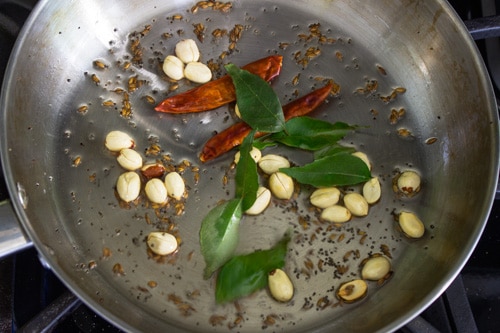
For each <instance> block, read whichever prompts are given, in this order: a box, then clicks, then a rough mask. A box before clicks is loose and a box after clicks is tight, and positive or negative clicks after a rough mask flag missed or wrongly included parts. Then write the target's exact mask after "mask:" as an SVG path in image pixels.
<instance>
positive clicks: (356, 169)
mask: <svg viewBox="0 0 500 333" xmlns="http://www.w3.org/2000/svg"><path fill="white" fill-rule="evenodd" d="M280 171H281V172H283V173H286V174H287V175H289V176H290V177H292V178H295V179H296V180H297V181H298V182H299V183H302V184H309V185H313V186H316V187H321V186H344V185H354V184H359V183H362V182H366V181H368V180H370V178H371V175H370V170H369V169H368V167H367V166H366V164H365V163H364V162H363V161H362V160H361V159H360V158H358V157H356V156H353V155H350V154H337V155H332V156H327V157H323V158H321V159H318V160H315V161H313V162H311V163H309V164H306V165H304V166H301V167H293V168H284V169H280Z"/></svg>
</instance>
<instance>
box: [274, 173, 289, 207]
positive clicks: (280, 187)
mask: <svg viewBox="0 0 500 333" xmlns="http://www.w3.org/2000/svg"><path fill="white" fill-rule="evenodd" d="M293 186H294V185H293V179H292V178H291V177H290V176H288V175H286V174H284V173H282V172H275V173H273V174H272V175H271V177H269V188H270V189H271V192H272V193H273V195H274V196H275V197H276V198H278V199H287V200H288V199H290V198H291V197H292V195H293V189H294V187H293Z"/></svg>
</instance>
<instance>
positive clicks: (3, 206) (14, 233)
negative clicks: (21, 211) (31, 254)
mask: <svg viewBox="0 0 500 333" xmlns="http://www.w3.org/2000/svg"><path fill="white" fill-rule="evenodd" d="M0 221H2V223H1V224H0V259H1V258H3V257H4V256H7V255H9V254H12V253H14V252H16V251H19V250H22V249H25V248H27V247H30V246H32V243H31V241H30V240H29V239H28V238H27V237H26V235H25V234H24V231H23V230H22V229H21V226H20V224H19V221H18V219H17V216H16V214H15V213H14V209H13V207H12V204H11V202H10V200H4V201H1V202H0Z"/></svg>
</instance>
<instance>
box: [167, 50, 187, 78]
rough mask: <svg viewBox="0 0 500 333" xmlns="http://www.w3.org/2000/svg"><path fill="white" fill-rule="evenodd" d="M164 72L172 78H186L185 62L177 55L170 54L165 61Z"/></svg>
mask: <svg viewBox="0 0 500 333" xmlns="http://www.w3.org/2000/svg"><path fill="white" fill-rule="evenodd" d="M162 68H163V72H164V73H165V74H166V75H167V76H168V77H169V78H171V79H172V80H177V81H178V80H181V79H182V78H184V63H183V62H182V61H181V60H180V59H179V58H177V57H176V56H173V55H169V56H167V57H166V58H165V60H164V61H163V66H162Z"/></svg>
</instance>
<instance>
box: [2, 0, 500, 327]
mask: <svg viewBox="0 0 500 333" xmlns="http://www.w3.org/2000/svg"><path fill="white" fill-rule="evenodd" d="M194 4H195V3H192V2H186V1H176V2H165V1H152V2H148V3H147V4H144V3H143V2H140V1H110V2H106V4H104V3H102V2H100V1H86V2H85V4H83V2H73V3H65V4H64V5H62V4H58V3H55V2H49V1H42V2H41V4H40V5H39V6H38V7H37V10H36V11H35V13H34V15H33V17H32V18H31V20H30V22H29V23H28V25H27V27H26V29H25V31H24V34H23V36H22V38H21V39H20V41H19V43H18V45H17V48H16V50H15V53H14V57H13V58H12V60H11V61H12V63H11V66H10V68H9V72H8V75H7V76H6V77H7V81H6V82H7V83H6V84H5V85H4V86H5V89H4V91H3V95H2V121H3V124H2V126H3V134H2V158H3V163H4V165H5V168H6V173H7V175H8V178H9V187H10V190H11V192H12V193H15V194H16V196H17V194H18V193H22V195H20V197H22V198H23V200H21V199H19V200H16V202H15V204H16V206H17V207H16V208H17V210H18V213H19V215H20V216H21V218H22V220H23V224H24V227H25V228H26V229H27V232H28V233H29V236H30V238H31V239H33V241H34V242H35V244H36V245H37V247H38V248H39V250H40V251H41V252H42V253H43V254H44V256H46V257H47V260H48V262H49V263H50V264H51V265H52V266H53V268H54V270H55V271H56V273H57V274H59V275H60V276H61V277H62V278H63V280H64V281H66V282H67V283H68V285H69V286H70V288H72V289H73V290H74V291H75V292H76V293H77V294H78V295H79V296H80V297H81V298H82V299H83V300H84V301H85V302H87V303H88V304H90V305H91V306H92V307H94V308H95V309H97V310H98V311H100V312H102V313H103V314H104V315H106V316H107V317H108V318H110V319H111V320H113V321H114V322H115V323H116V324H117V325H118V326H120V327H122V328H124V329H127V330H140V331H159V330H161V329H167V328H175V329H178V330H185V331H206V329H207V327H208V328H209V329H212V330H214V331H219V330H220V331H225V330H229V329H231V328H232V327H236V329H237V331H240V332H253V331H255V330H256V329H261V328H262V327H266V328H268V329H270V330H272V331H287V332H290V331H311V330H313V329H314V330H317V331H330V330H331V329H333V328H339V329H342V331H343V332H348V331H352V332H368V331H370V332H373V331H377V330H383V331H385V330H391V329H395V328H396V327H398V326H399V325H402V324H403V323H404V322H405V321H407V320H409V319H410V318H411V317H412V316H413V315H416V313H417V312H418V311H419V310H421V309H422V307H423V306H425V305H426V304H428V303H430V301H431V300H432V299H433V298H435V297H437V296H438V295H439V293H440V292H441V291H442V290H443V289H444V288H445V287H446V286H447V284H448V283H449V282H450V281H451V279H452V278H453V276H454V274H455V273H456V272H457V271H458V270H459V269H460V268H461V265H462V264H463V262H464V261H465V260H466V258H467V257H468V255H469V254H470V252H471V251H472V248H473V246H474V244H475V242H476V240H477V238H478V237H479V235H480V232H481V230H482V227H483V223H484V221H485V219H486V217H487V214H488V209H489V206H490V204H491V199H492V193H493V186H494V184H495V183H496V182H495V180H496V177H497V176H496V170H497V160H498V156H497V155H498V152H497V150H498V138H497V136H498V134H497V133H498V124H497V118H496V115H495V114H494V110H495V109H494V105H493V104H494V102H493V99H492V93H491V87H490V86H489V83H488V81H487V78H486V77H485V75H484V69H483V67H482V65H481V63H480V62H479V60H478V57H477V55H476V50H475V49H474V47H473V46H472V43H471V41H470V40H469V39H468V38H466V35H465V32H464V31H463V29H462V28H461V27H460V26H459V25H458V24H459V23H457V22H458V21H457V20H456V19H455V16H454V15H453V14H452V13H451V11H450V9H449V8H448V6H447V5H446V4H443V3H441V2H426V3H425V4H423V3H421V2H412V1H408V2H403V3H400V2H397V1H383V2H377V3H376V4H375V3H371V2H369V3H364V2H356V1H352V2H348V3H344V2H337V1H273V2H268V1H235V2H232V8H231V9H230V11H229V13H224V12H221V11H219V10H214V9H213V8H202V7H200V8H198V11H197V12H196V13H193V12H192V11H191V8H192V7H193V5H194ZM199 24H202V25H203V26H204V28H205V29H206V30H204V32H203V34H204V38H203V42H201V41H200V40H198V37H199V36H198V35H197V34H196V33H195V31H194V30H195V29H197V28H196V27H200V25H199ZM237 25H241V27H242V33H241V37H239V38H238V39H237V41H236V44H235V48H234V49H232V50H231V48H232V46H231V30H232V29H234V28H235V27H236V26H237ZM216 29H226V31H227V35H224V36H223V37H220V38H218V37H214V36H213V35H212V32H213V31H214V30H216ZM316 32H319V35H317V34H316ZM319 36H322V37H324V38H325V39H322V38H320V37H319ZM183 38H193V39H195V40H197V42H198V45H199V47H200V50H201V54H202V61H203V62H205V63H206V62H209V61H212V62H214V63H216V64H219V65H222V64H225V63H228V62H233V63H235V64H236V65H244V64H246V63H249V62H251V61H254V60H256V59H259V58H263V57H265V56H268V55H273V54H281V55H283V57H284V60H283V70H282V73H281V75H280V76H279V77H278V78H277V79H275V80H274V81H273V83H272V85H273V88H275V90H276V92H277V93H278V95H279V96H280V97H281V101H282V103H283V104H286V103H287V102H289V101H290V100H293V99H294V98H296V96H297V95H298V96H301V95H304V94H305V93H308V92H309V91H311V89H312V88H317V87H320V86H322V85H323V84H324V83H325V82H326V80H328V79H333V80H334V81H335V82H336V83H337V84H339V85H340V89H341V90H340V93H339V94H338V95H337V96H335V97H333V96H332V97H330V98H329V100H328V102H327V103H326V104H325V105H323V106H321V107H320V108H319V109H318V110H317V111H315V113H314V114H313V115H314V116H315V117H317V118H320V119H327V120H330V121H344V122H347V123H350V124H357V125H361V126H362V127H361V128H360V129H359V130H358V131H357V132H356V133H355V134H353V135H349V136H348V137H346V139H345V141H344V142H345V144H347V145H353V146H354V147H356V148H357V149H358V150H360V151H363V152H365V153H366V154H367V155H368V157H369V158H370V161H371V163H372V174H373V175H374V176H377V177H379V179H380V181H381V184H382V187H383V192H382V193H383V194H382V198H381V200H380V202H378V203H377V204H375V205H374V206H372V207H371V208H370V213H369V215H368V217H365V218H354V219H353V220H352V221H350V222H349V223H347V224H345V225H343V226H341V227H340V228H333V227H332V226H330V225H328V224H326V223H324V222H321V221H320V220H319V219H318V215H317V214H316V213H315V212H313V211H311V210H310V208H309V204H308V195H309V194H310V193H311V191H312V189H311V188H309V187H307V186H303V187H302V188H301V193H300V195H299V196H298V198H297V199H296V200H293V202H292V203H290V202H283V201H278V200H274V201H273V202H272V204H271V206H270V207H269V208H268V210H267V211H266V213H265V214H264V215H261V216H257V217H245V219H244V220H243V222H242V224H241V230H240V233H241V235H244V236H242V237H241V240H240V244H239V246H238V252H239V253H246V252H249V251H253V250H256V249H266V248H269V247H271V246H273V245H274V244H275V243H276V242H277V241H278V240H279V239H280V238H281V237H282V236H283V234H284V233H286V232H287V231H288V230H291V231H292V235H293V236H292V241H291V243H290V250H289V254H288V257H287V264H286V267H285V268H286V270H287V271H288V272H289V274H290V276H291V278H292V280H293V282H294V286H295V292H296V293H295V297H294V300H293V301H292V302H290V303H287V304H281V303H277V302H275V301H273V300H272V299H271V298H270V296H269V295H268V293H267V292H266V291H265V290H263V291H260V292H257V293H256V294H255V295H252V296H251V297H248V298H245V299H243V300H241V301H240V302H238V304H232V303H231V304H226V305H216V304H215V301H214V296H213V294H214V286H215V282H214V280H213V279H210V280H203V279H202V272H203V268H204V261H203V257H202V256H201V253H200V250H199V243H198V231H199V227H200V222H201V220H202V218H203V217H204V216H205V214H206V213H207V212H208V210H209V209H210V208H211V207H214V206H215V205H216V203H217V202H219V201H220V200H222V199H230V198H232V195H233V194H234V182H233V180H232V178H231V175H234V171H231V170H229V166H230V164H231V161H232V159H233V153H230V154H228V155H227V156H224V157H222V158H220V159H217V160H216V161H214V162H210V163H206V164H202V163H200V162H199V161H198V154H199V152H200V150H201V148H202V146H203V144H204V143H205V141H206V140H207V139H208V138H210V137H211V136H212V135H213V133H214V132H215V131H220V130H221V129H224V128H226V127H227V126H228V125H230V124H231V123H233V122H235V121H236V120H235V118H234V115H233V112H232V106H224V107H221V108H219V109H216V110H214V111H210V112H206V113H199V114H189V115H182V116H180V115H168V114H160V113H157V112H154V111H153V105H152V104H151V103H150V102H148V98H149V97H152V98H153V99H154V100H155V101H156V102H159V101H160V100H161V99H163V98H164V97H165V96H166V92H167V91H168V90H169V89H172V86H173V85H172V83H171V82H169V81H168V80H166V78H165V77H164V75H163V74H162V73H161V61H162V60H163V58H164V57H165V56H167V55H168V54H172V53H173V49H174V46H175V43H176V42H177V41H179V40H180V39H183ZM132 40H138V41H139V42H140V45H139V47H140V49H141V50H142V54H141V57H140V59H141V61H142V64H139V63H136V62H134V60H133V55H134V54H133V52H131V50H130V45H131V43H132V42H131V41H132ZM224 51H227V52H228V54H227V55H226V56H221V54H222V52H224ZM308 51H310V52H313V55H311V56H306V54H307V52H308ZM314 52H315V53H314ZM306 58H307V60H308V61H307V62H300V61H301V60H302V59H306ZM95 60H98V61H101V62H102V63H103V64H105V65H106V68H104V69H101V68H98V67H96V66H95V63H94V61H95ZM128 62H130V63H131V65H130V67H127V66H128V65H126V64H127V63H128ZM222 74H223V69H221V70H220V71H217V72H216V75H222ZM94 75H95V76H94ZM133 77H135V78H136V80H138V81H140V82H143V84H142V86H140V87H138V88H137V89H136V90H133V91H129V93H128V97H125V95H124V93H123V92H120V91H118V90H117V89H125V90H126V89H127V88H129V85H128V84H129V80H130V79H131V78H133ZM294 78H298V81H297V82H295V80H294ZM97 81H99V82H97ZM190 87H191V85H190V84H189V83H187V82H181V84H180V87H179V88H178V90H176V91H175V92H171V93H170V95H172V94H175V93H177V92H179V91H184V90H187V89H189V88H190ZM398 88H404V89H405V92H404V93H403V92H402V90H400V89H399V90H398ZM394 91H400V93H397V94H396V96H393V97H394V98H389V99H390V101H387V100H384V98H388V97H390V96H391V94H392V93H393V92H394ZM127 100H128V101H129V102H130V104H131V105H132V109H131V111H132V114H131V115H130V116H126V117H124V116H123V115H121V114H120V112H121V111H122V109H123V107H124V105H125V103H126V101H127ZM109 101H111V102H110V103H111V104H110V105H109V106H105V105H103V104H107V102H109ZM403 109H404V115H402V116H401V117H400V118H398V119H396V120H395V121H394V122H393V123H391V121H390V115H391V112H393V110H396V111H400V110H403ZM111 130H121V131H124V132H127V133H129V134H130V135H131V136H132V137H133V138H134V139H135V141H136V150H137V151H139V152H141V153H142V154H143V156H147V159H148V160H155V159H157V158H159V159H161V158H165V157H164V156H168V158H171V164H172V165H175V166H176V167H183V166H184V167H185V171H184V172H183V177H184V180H185V181H186V184H187V186H188V194H189V196H188V198H187V200H186V202H185V209H184V212H183V213H182V214H180V215H176V209H177V208H178V207H175V205H174V204H172V205H171V206H170V208H168V209H164V210H162V211H160V212H159V211H158V210H157V211H155V210H154V208H152V207H150V205H148V204H147V203H146V200H143V201H142V202H140V203H139V204H138V205H132V206H131V207H124V205H122V204H120V202H119V201H118V200H117V198H116V195H115V191H114V188H115V183H116V179H117V177H118V176H119V174H120V173H122V172H123V170H122V169H121V168H120V167H119V165H118V164H117V163H116V156H115V155H113V154H112V153H110V152H109V151H107V150H106V149H105V147H104V145H103V142H104V138H105V136H106V134H107V133H108V132H109V131H111ZM156 146H159V147H160V152H159V153H158V154H157V155H155V154H154V153H153V151H154V148H156ZM269 152H272V153H277V154H283V155H286V156H289V158H290V159H291V160H292V161H293V162H295V163H298V164H300V163H304V162H305V161H307V160H308V158H310V157H309V156H308V155H306V154H303V153H297V152H291V151H290V150H285V149H270V150H269ZM183 161H188V162H189V166H188V165H187V164H186V162H183ZM193 167H195V168H193ZM196 168H199V171H198V169H196ZM406 169H412V170H416V171H418V172H419V173H420V174H421V175H422V179H423V185H422V190H421V192H420V193H419V194H418V195H417V196H415V197H413V198H411V199H408V198H401V197H400V196H398V195H397V194H395V193H394V191H393V190H392V180H393V178H394V176H395V175H396V174H397V172H398V171H401V170H406ZM197 174H199V180H197V177H198V176H197ZM225 175H229V182H228V183H227V184H224V183H223V179H224V176H225ZM352 190H355V191H359V188H357V187H353V188H352ZM23 206H24V207H23ZM401 210H409V211H414V212H416V213H417V214H418V215H419V216H420V217H421V219H422V220H423V221H424V223H425V225H426V234H425V236H424V237H423V238H422V239H419V240H409V239H407V238H406V237H404V236H403V235H402V234H401V232H400V231H399V230H398V228H397V226H396V223H395V221H394V215H395V214H396V213H398V212H400V211H401ZM168 228H172V230H174V231H175V232H176V233H177V234H178V235H179V237H180V238H181V239H182V244H181V247H180V251H179V252H178V253H177V254H176V255H175V256H174V257H173V259H172V260H169V259H164V258H163V259H161V258H160V259H158V258H152V257H151V256H148V254H147V247H146V244H145V237H146V236H147V234H148V233H149V232H151V231H154V230H158V229H163V230H164V229H168ZM107 251H110V253H111V254H110V255H108V254H109V253H108V252H107ZM383 251H385V252H386V255H387V254H390V255H391V256H392V259H391V261H392V265H393V271H394V275H393V277H392V278H391V279H390V280H389V281H387V282H386V283H385V284H384V285H383V286H378V285H377V283H376V282H370V283H369V292H368V296H367V297H366V298H365V299H364V300H362V301H360V302H358V303H355V304H339V303H338V301H337V300H336V298H335V291H336V290H337V288H338V287H339V285H340V284H341V283H342V282H345V281H348V280H351V279H354V278H358V277H359V265H360V263H361V261H362V260H363V259H364V258H366V257H368V256H369V255H371V254H373V253H379V252H383ZM105 254H106V255H105ZM120 266H121V268H122V269H123V271H121V270H120V269H119V267H120ZM360 319H362V320H360Z"/></svg>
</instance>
